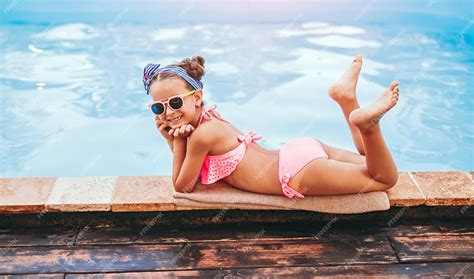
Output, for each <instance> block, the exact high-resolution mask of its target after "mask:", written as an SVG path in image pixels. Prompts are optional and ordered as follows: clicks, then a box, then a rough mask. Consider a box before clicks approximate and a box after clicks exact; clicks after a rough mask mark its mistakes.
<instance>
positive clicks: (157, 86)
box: [150, 79, 186, 101]
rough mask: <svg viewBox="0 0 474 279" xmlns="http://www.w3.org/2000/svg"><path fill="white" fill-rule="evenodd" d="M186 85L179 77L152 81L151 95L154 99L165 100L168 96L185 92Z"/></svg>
mask: <svg viewBox="0 0 474 279" xmlns="http://www.w3.org/2000/svg"><path fill="white" fill-rule="evenodd" d="M185 90H186V86H185V84H184V83H183V82H181V81H180V80H177V79H166V80H160V81H158V82H154V83H152V85H151V86H150V92H151V93H150V95H151V96H152V98H153V100H155V101H158V100H165V99H167V98H168V97H171V96H175V95H178V94H181V93H184V91H185Z"/></svg>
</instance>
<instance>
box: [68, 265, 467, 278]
mask: <svg viewBox="0 0 474 279" xmlns="http://www.w3.org/2000/svg"><path fill="white" fill-rule="evenodd" d="M84 276H88V277H89V276H90V277H95V276H97V277H103V276H105V277H107V278H175V277H186V278H187V277H192V278H224V277H226V278H227V277H228V276H229V277H239V278H242V277H244V278H247V277H252V278H267V277H269V276H271V277H272V278H273V277H277V278H278V277H291V278H313V277H314V276H317V277H318V278H319V277H322V278H324V277H327V278H334V277H335V276H348V277H349V278H352V277H363V278H387V277H390V278H402V277H403V278H407V277H408V278H412V277H423V278H435V277H436V278H438V277H446V278H472V277H474V264H473V263H470V262H467V263H465V262H459V263H428V264H383V265H342V266H341V265H338V266H309V267H291V266H288V267H271V268H247V269H210V270H209V269H205V270H176V271H154V272H127V273H88V274H66V279H75V278H83V277H84Z"/></svg>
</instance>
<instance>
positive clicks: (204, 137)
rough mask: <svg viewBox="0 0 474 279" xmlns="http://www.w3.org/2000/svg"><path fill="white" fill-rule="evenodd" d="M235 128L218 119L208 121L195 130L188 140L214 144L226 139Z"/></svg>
mask: <svg viewBox="0 0 474 279" xmlns="http://www.w3.org/2000/svg"><path fill="white" fill-rule="evenodd" d="M235 129H236V128H235V127H234V126H233V125H232V124H230V123H227V122H224V121H220V120H218V119H215V118H212V119H209V120H207V121H205V122H203V123H201V125H199V126H198V128H196V129H195V130H194V131H193V133H192V134H191V136H190V138H194V140H195V141H199V142H202V141H205V142H207V143H209V144H215V143H216V142H217V141H219V140H222V139H226V138H227V137H230V136H232V135H233V134H234V133H235Z"/></svg>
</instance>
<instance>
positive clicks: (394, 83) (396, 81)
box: [390, 80, 400, 90]
mask: <svg viewBox="0 0 474 279" xmlns="http://www.w3.org/2000/svg"><path fill="white" fill-rule="evenodd" d="M399 84H400V83H399V82H398V80H394V81H392V83H390V89H391V90H393V89H394V88H395V86H398V85H399Z"/></svg>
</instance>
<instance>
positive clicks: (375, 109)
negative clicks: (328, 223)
mask: <svg viewBox="0 0 474 279" xmlns="http://www.w3.org/2000/svg"><path fill="white" fill-rule="evenodd" d="M397 101H398V82H396V81H394V82H392V84H391V85H390V88H389V89H386V90H385V91H384V93H383V94H382V96H380V97H379V99H377V101H376V102H374V103H373V104H371V105H369V106H368V107H366V108H359V109H357V110H354V112H352V113H351V114H350V116H349V120H350V121H351V122H352V123H353V124H354V125H356V126H357V127H358V128H359V129H360V131H361V136H362V140H363V142H364V146H365V149H366V155H365V159H366V165H364V164H354V163H348V162H341V161H337V160H333V159H324V158H323V159H316V160H313V161H311V162H310V163H308V165H306V166H305V167H304V168H303V169H302V170H301V171H300V172H299V173H298V174H297V175H296V176H295V177H294V179H295V181H293V184H292V185H290V186H292V187H293V188H295V190H297V191H300V192H301V193H302V194H303V195H304V194H305V193H306V194H307V195H338V194H354V193H362V192H370V191H376V190H387V189H389V188H390V187H392V186H394V185H395V184H396V182H397V180H398V172H397V167H396V165H395V162H394V161H393V158H392V156H391V155H390V151H389V150H388V148H387V146H386V145H385V142H384V139H383V136H382V132H381V130H380V126H379V123H378V122H379V120H380V118H381V116H382V115H383V114H384V113H386V112H387V111H388V110H389V109H391V108H392V107H393V106H394V105H395V104H396V103H397Z"/></svg>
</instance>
